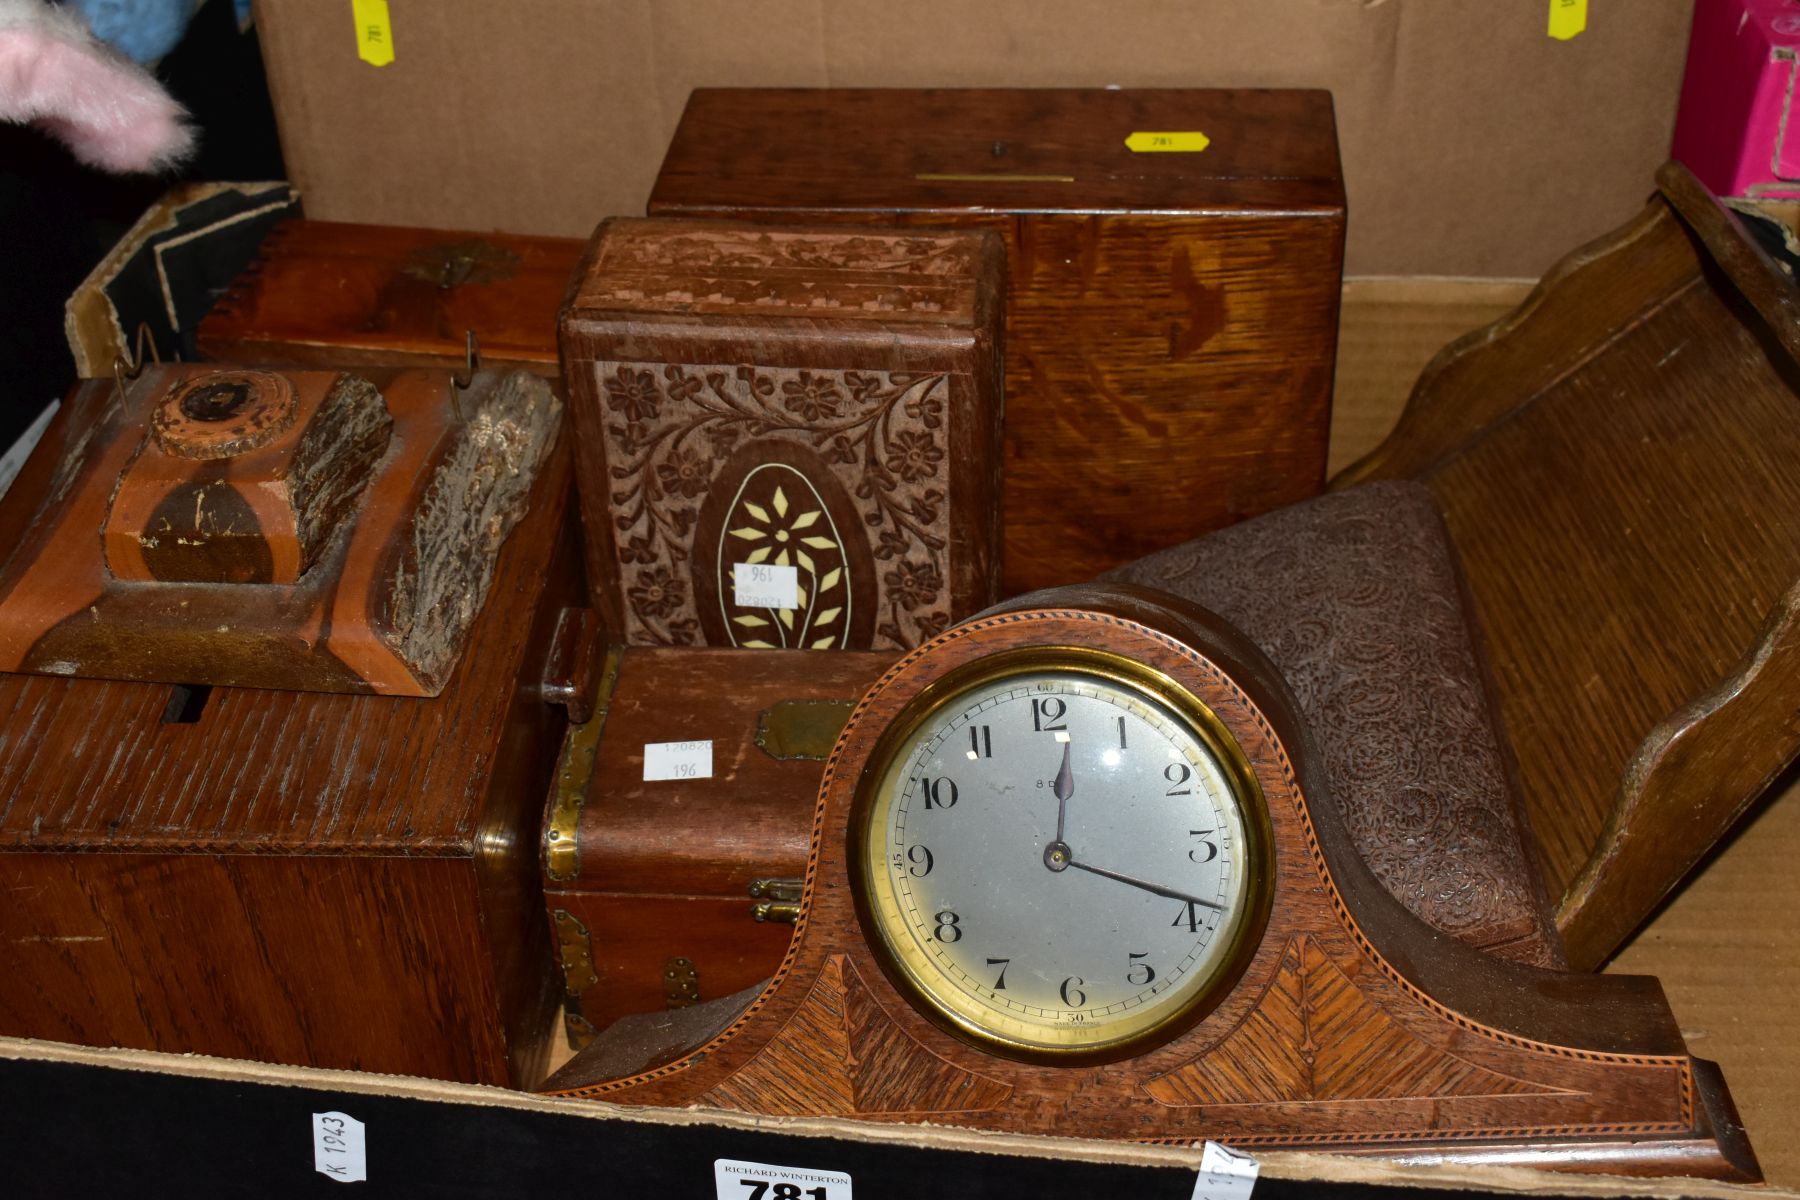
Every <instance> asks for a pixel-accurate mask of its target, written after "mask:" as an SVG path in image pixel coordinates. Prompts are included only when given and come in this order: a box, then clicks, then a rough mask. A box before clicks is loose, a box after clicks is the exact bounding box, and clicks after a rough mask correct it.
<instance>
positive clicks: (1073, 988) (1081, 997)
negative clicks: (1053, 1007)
mask: <svg viewBox="0 0 1800 1200" xmlns="http://www.w3.org/2000/svg"><path fill="white" fill-rule="evenodd" d="M1086 984H1087V980H1085V979H1083V978H1082V977H1081V976H1079V975H1071V976H1069V977H1068V978H1067V979H1065V980H1063V982H1062V1002H1063V1003H1064V1004H1066V1005H1068V1006H1069V1007H1070V1008H1080V1007H1082V1006H1083V1005H1085V1004H1086V1003H1087V993H1086V992H1084V991H1082V990H1081V989H1082V988H1083V987H1084V986H1086Z"/></svg>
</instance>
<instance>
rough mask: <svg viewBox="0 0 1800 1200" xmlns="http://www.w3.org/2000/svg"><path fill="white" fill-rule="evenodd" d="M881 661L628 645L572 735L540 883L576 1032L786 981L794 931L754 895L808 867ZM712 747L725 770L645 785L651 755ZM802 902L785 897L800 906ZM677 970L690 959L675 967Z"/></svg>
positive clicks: (554, 794) (555, 793)
mask: <svg viewBox="0 0 1800 1200" xmlns="http://www.w3.org/2000/svg"><path fill="white" fill-rule="evenodd" d="M893 661H894V655H893V654H891V653H886V652H882V651H864V652H853V651H840V652H835V653H811V652H807V651H799V650H788V651H781V650H772V651H768V652H766V653H761V654H753V655H752V654H742V653H739V652H738V651H735V650H731V649H719V648H706V649H673V648H671V649H661V648H651V647H627V648H624V649H622V650H618V651H615V652H614V657H613V658H612V659H611V660H610V662H609V664H608V671H607V674H606V677H605V678H604V679H603V681H602V683H601V685H600V686H601V693H600V699H599V702H598V705H597V709H596V714H595V716H594V717H593V719H592V720H590V721H588V722H587V723H586V724H584V725H577V726H571V727H570V730H569V734H568V738H567V741H566V742H565V744H564V748H563V755H562V762H561V764H560V766H559V768H558V778H557V780H556V782H555V784H554V785H553V787H552V789H551V793H550V804H549V817H548V820H547V822H546V825H545V841H544V876H545V877H544V889H545V902H546V904H547V907H548V910H549V915H550V922H549V924H550V928H551V929H552V930H553V932H554V935H555V937H556V939H557V943H558V946H559V952H560V955H561V962H562V967H563V972H564V981H565V986H566V990H567V1000H568V1004H569V1011H570V1014H571V1016H572V1018H575V1019H573V1020H572V1021H571V1023H570V1029H571V1034H572V1035H577V1036H578V1037H579V1036H585V1035H586V1034H587V1033H588V1031H589V1030H590V1028H593V1029H603V1028H605V1027H606V1026H608V1025H610V1024H611V1023H612V1022H613V1021H614V1020H616V1019H618V1018H619V1017H622V1016H626V1015H628V1014H631V1013H640V1012H654V1011H656V1010H658V1009H661V1008H664V1007H665V1006H667V1005H668V1004H669V1002H670V999H671V997H673V999H674V1001H675V1003H676V1004H682V1003H686V1002H688V1001H691V1000H694V999H708V1000H710V999H716V998H718V997H720V996H726V995H730V994H731V993H733V992H736V991H738V990H740V989H742V988H745V987H748V986H750V985H751V984H753V983H757V982H759V981H761V980H763V979H767V978H768V977H769V976H770V975H771V974H773V973H774V971H775V968H776V967H777V966H778V965H780V963H781V956H782V955H783V954H785V953H786V952H787V947H788V941H789V939H790V935H791V934H792V932H793V926H792V925H791V924H786V923H783V922H782V921H780V920H773V921H771V920H763V921H758V920H757V919H756V917H755V911H754V910H755V907H756V904H757V903H758V900H759V898H760V899H764V900H772V901H774V902H775V903H777V904H780V903H783V902H784V901H783V899H782V896H781V895H778V894H776V893H781V892H784V891H785V889H779V888H777V889H763V890H764V891H768V892H769V893H770V894H769V895H767V896H762V897H757V896H753V895H752V894H751V887H752V885H753V884H755V883H757V882H758V881H759V880H771V879H777V880H798V879H799V878H800V876H801V875H802V874H803V873H804V871H805V867H806V854H807V848H808V845H809V843H810V841H811V838H812V817H813V810H814V807H815V804H816V802H817V799H818V791H819V779H820V776H821V775H822V774H823V772H824V768H825V763H824V759H825V756H826V755H827V754H828V753H829V752H830V750H831V746H832V743H833V741H834V740H835V739H836V736H837V732H838V730H839V729H841V728H842V727H843V724H844V721H845V720H846V719H847V718H848V717H849V715H850V707H851V705H852V703H853V702H854V701H856V700H857V699H859V698H860V697H861V696H862V694H863V692H864V691H866V690H867V689H868V687H869V686H870V685H871V684H873V683H874V682H875V680H876V679H877V678H879V677H880V675H881V673H882V672H883V671H885V670H887V668H888V667H889V666H890V665H891V664H892V663H893ZM693 740H705V741H709V742H711V744H712V751H711V754H712V774H711V776H710V777H709V778H704V779H683V780H652V781H646V780H645V779H644V746H645V745H646V744H647V743H661V742H671V741H693ZM797 897H798V892H797V889H796V890H795V892H794V894H793V895H792V896H789V897H788V899H790V900H791V899H797ZM671 960H685V964H686V965H685V966H681V965H678V966H676V967H675V968H673V969H674V970H675V971H676V973H677V977H676V978H673V979H672V978H670V975H669V973H670V970H671V967H670V963H671Z"/></svg>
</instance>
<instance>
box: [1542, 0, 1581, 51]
mask: <svg viewBox="0 0 1800 1200" xmlns="http://www.w3.org/2000/svg"><path fill="white" fill-rule="evenodd" d="M1587 8H1588V0H1550V36H1551V37H1553V38H1555V39H1556V40H1557V41H1559V42H1566V41H1568V40H1569V39H1570V38H1572V37H1574V36H1575V35H1576V34H1578V33H1580V32H1581V31H1582V30H1584V29H1586V28H1587Z"/></svg>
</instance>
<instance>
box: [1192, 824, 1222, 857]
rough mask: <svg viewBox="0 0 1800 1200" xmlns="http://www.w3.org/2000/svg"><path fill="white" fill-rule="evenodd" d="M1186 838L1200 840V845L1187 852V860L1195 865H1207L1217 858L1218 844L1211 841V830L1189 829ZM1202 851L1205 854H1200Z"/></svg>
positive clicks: (1212, 832)
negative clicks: (1195, 863)
mask: <svg viewBox="0 0 1800 1200" xmlns="http://www.w3.org/2000/svg"><path fill="white" fill-rule="evenodd" d="M1188 836H1189V837H1197V838H1199V839H1200V845H1199V846H1198V847H1197V848H1196V849H1193V850H1189V851H1188V858H1189V859H1191V860H1193V861H1194V862H1197V863H1209V862H1211V861H1212V860H1213V859H1215V858H1217V857H1219V843H1217V842H1215V841H1213V840H1212V838H1213V836H1214V831H1213V830H1211V829H1190V830H1188ZM1202 850H1204V851H1205V852H1206V853H1204V854H1202V853H1201V851H1202Z"/></svg>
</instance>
